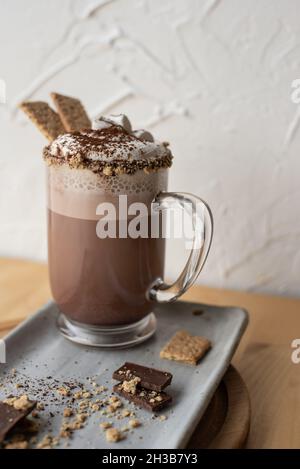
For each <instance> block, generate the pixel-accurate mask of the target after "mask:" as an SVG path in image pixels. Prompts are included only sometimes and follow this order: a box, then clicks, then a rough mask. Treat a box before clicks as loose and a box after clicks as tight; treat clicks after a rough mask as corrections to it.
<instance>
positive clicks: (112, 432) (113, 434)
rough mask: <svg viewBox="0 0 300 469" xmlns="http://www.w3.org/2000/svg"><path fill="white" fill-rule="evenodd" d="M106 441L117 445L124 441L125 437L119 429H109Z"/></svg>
mask: <svg viewBox="0 0 300 469" xmlns="http://www.w3.org/2000/svg"><path fill="white" fill-rule="evenodd" d="M105 436H106V440H107V441H109V442H110V443H117V442H118V441H121V440H123V439H124V435H123V433H122V432H120V430H118V429H117V428H109V429H108V430H106V432H105Z"/></svg>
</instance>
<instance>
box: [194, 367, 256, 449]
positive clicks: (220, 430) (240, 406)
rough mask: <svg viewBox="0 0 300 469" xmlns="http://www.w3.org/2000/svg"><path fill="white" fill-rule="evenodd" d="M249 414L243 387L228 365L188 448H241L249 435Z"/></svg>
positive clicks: (246, 394)
mask: <svg viewBox="0 0 300 469" xmlns="http://www.w3.org/2000/svg"><path fill="white" fill-rule="evenodd" d="M250 415H251V411H250V399H249V394H248V390H247V388H246V385H245V383H244V381H243V379H242V378H241V376H240V375H239V373H238V372H237V371H236V369H235V368H234V367H233V366H230V367H229V368H228V371H227V373H226V374H225V376H224V378H223V380H222V382H221V384H220V386H219V387H218V389H217V391H216V392H215V394H214V396H213V398H212V400H211V402H210V404H209V406H208V408H207V410H206V412H205V414H204V416H203V417H202V419H201V421H200V423H199V424H198V426H197V428H196V430H195V432H194V434H193V436H192V438H191V439H190V441H189V444H188V446H187V447H188V448H194V449H195V448H197V449H198V448H211V449H230V448H242V447H243V446H244V445H245V443H246V440H247V436H248V432H249V427H250Z"/></svg>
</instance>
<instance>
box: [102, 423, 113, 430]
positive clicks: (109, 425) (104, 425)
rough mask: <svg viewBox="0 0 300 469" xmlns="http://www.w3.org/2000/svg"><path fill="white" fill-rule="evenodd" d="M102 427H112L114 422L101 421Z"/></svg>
mask: <svg viewBox="0 0 300 469" xmlns="http://www.w3.org/2000/svg"><path fill="white" fill-rule="evenodd" d="M100 427H101V428H104V429H105V430H106V429H107V428H111V427H112V424H111V423H110V422H101V423H100Z"/></svg>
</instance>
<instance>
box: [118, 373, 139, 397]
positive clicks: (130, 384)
mask: <svg viewBox="0 0 300 469" xmlns="http://www.w3.org/2000/svg"><path fill="white" fill-rule="evenodd" d="M140 381H141V378H138V377H135V378H133V379H131V380H130V381H123V383H122V384H121V386H122V388H123V389H124V391H125V392H129V393H130V394H136V388H137V385H138V384H139V383H140Z"/></svg>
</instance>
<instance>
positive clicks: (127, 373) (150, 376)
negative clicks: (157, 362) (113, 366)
mask: <svg viewBox="0 0 300 469" xmlns="http://www.w3.org/2000/svg"><path fill="white" fill-rule="evenodd" d="M135 377H137V378H140V382H139V386H141V387H142V388H145V389H150V390H152V391H162V390H163V389H165V388H166V387H167V386H169V384H171V381H172V374H171V373H168V372H167V371H161V370H156V369H155V368H148V367H147V366H142V365H137V364H136V363H129V362H126V363H124V365H123V366H121V368H119V369H118V370H116V371H115V372H114V373H113V379H115V380H117V381H121V382H123V381H130V380H131V379H133V378H135Z"/></svg>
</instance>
